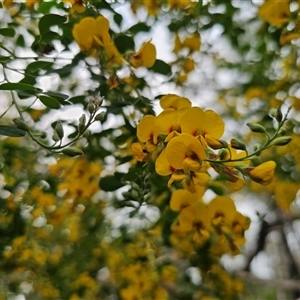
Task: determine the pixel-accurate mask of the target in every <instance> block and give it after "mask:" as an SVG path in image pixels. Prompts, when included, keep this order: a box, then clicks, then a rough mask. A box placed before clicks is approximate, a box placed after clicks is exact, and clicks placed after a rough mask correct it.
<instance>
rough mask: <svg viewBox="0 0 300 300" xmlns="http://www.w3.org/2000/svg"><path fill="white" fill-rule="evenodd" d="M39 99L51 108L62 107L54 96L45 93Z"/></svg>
mask: <svg viewBox="0 0 300 300" xmlns="http://www.w3.org/2000/svg"><path fill="white" fill-rule="evenodd" d="M39 99H40V100H41V102H42V103H43V104H44V105H45V106H47V107H49V108H53V109H58V108H60V103H59V101H57V100H56V99H55V98H53V97H49V96H45V95H40V96H39Z"/></svg>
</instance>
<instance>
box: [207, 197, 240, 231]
mask: <svg viewBox="0 0 300 300" xmlns="http://www.w3.org/2000/svg"><path fill="white" fill-rule="evenodd" d="M208 209H209V211H210V214H211V215H212V224H213V225H214V226H216V227H218V228H219V229H220V230H222V229H223V228H222V226H224V225H229V224H231V222H232V220H233V218H234V216H235V214H236V208H235V204H234V202H233V200H232V199H231V198H229V197H224V196H217V197H215V198H214V199H213V200H212V201H211V202H210V203H209V204H208Z"/></svg>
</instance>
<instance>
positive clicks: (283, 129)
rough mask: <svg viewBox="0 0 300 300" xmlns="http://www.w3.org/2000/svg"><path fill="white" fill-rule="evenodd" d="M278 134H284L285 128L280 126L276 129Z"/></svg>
mask: <svg viewBox="0 0 300 300" xmlns="http://www.w3.org/2000/svg"><path fill="white" fill-rule="evenodd" d="M278 134H279V135H280V136H284V135H286V128H284V127H281V128H280V129H279V131H278Z"/></svg>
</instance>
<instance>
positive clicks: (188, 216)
mask: <svg viewBox="0 0 300 300" xmlns="http://www.w3.org/2000/svg"><path fill="white" fill-rule="evenodd" d="M170 208H171V209H172V210H174V211H178V212H179V215H178V221H177V222H176V223H175V224H174V230H175V232H176V233H177V234H185V233H187V232H192V233H193V238H194V241H195V242H196V243H197V244H200V245H201V244H203V243H205V242H206V241H208V240H209V239H213V240H214V245H213V249H212V252H214V254H215V255H217V256H221V255H222V254H224V253H231V254H233V255H236V254H239V253H240V251H239V248H238V247H239V246H242V245H243V244H244V243H245V238H244V232H245V231H246V230H247V229H248V228H249V225H250V221H249V219H248V218H247V217H245V216H243V215H242V214H240V213H239V212H238V211H237V210H236V207H235V204H234V202H233V200H232V199H231V198H229V197H225V196H217V197H215V198H214V199H213V200H212V201H211V202H210V203H209V204H205V203H204V202H203V201H202V200H201V198H199V196H198V195H196V194H195V193H191V192H189V191H187V190H182V189H181V190H176V191H175V192H174V193H173V194H172V197H171V201H170Z"/></svg>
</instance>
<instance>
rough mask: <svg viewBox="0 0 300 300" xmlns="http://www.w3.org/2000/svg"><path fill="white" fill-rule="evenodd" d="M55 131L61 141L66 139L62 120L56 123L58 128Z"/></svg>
mask: <svg viewBox="0 0 300 300" xmlns="http://www.w3.org/2000/svg"><path fill="white" fill-rule="evenodd" d="M54 130H55V132H56V133H57V135H58V137H59V138H60V139H62V138H63V137H64V128H63V126H62V123H61V121H60V120H59V121H57V122H56V126H55V129H54Z"/></svg>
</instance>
